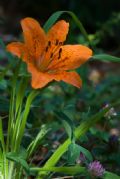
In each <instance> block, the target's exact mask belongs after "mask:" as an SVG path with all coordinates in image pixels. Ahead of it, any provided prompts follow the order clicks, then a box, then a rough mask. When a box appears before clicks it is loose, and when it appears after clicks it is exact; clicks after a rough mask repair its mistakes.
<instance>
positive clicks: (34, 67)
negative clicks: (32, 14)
mask: <svg viewBox="0 0 120 179" xmlns="http://www.w3.org/2000/svg"><path fill="white" fill-rule="evenodd" d="M21 26H22V29H23V36H24V43H22V42H12V43H10V44H8V45H7V50H8V51H9V52H11V53H12V54H14V55H16V56H18V57H19V58H20V57H21V56H22V59H23V61H25V62H26V63H27V67H28V71H29V72H30V73H31V74H32V82H31V85H32V87H33V88H35V89H37V88H42V87H44V86H45V85H47V84H48V83H49V82H51V81H53V80H56V81H61V80H62V81H64V82H66V83H69V84H72V85H74V86H76V87H78V88H80V87H81V84H82V81H81V78H80V76H79V75H78V74H77V73H76V72H75V71H69V70H74V69H75V68H78V67H79V66H80V65H81V64H83V63H84V62H86V61H87V60H88V59H89V58H90V57H91V56H92V50H90V49H89V48H88V47H85V46H83V45H63V42H64V41H65V40H66V36H67V34H68V30H69V23H67V22H66V21H64V20H60V21H58V22H57V23H56V24H55V25H53V27H52V28H51V29H50V30H49V31H48V33H47V34H46V33H45V32H44V30H43V29H42V28H41V26H40V25H39V23H38V22H37V21H36V20H34V19H33V18H29V17H27V18H24V19H23V20H22V21H21Z"/></svg>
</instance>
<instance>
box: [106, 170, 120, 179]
mask: <svg viewBox="0 0 120 179" xmlns="http://www.w3.org/2000/svg"><path fill="white" fill-rule="evenodd" d="M103 179H120V176H118V175H116V174H115V173H111V172H108V171H106V172H105V174H104V176H103Z"/></svg>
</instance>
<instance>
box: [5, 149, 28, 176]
mask: <svg viewBox="0 0 120 179" xmlns="http://www.w3.org/2000/svg"><path fill="white" fill-rule="evenodd" d="M6 157H7V159H9V160H11V161H13V162H16V163H17V164H20V165H21V166H22V167H23V168H24V170H25V171H26V173H29V166H28V164H27V162H26V160H25V159H24V158H23V157H22V155H21V153H15V152H9V153H7V154H6Z"/></svg>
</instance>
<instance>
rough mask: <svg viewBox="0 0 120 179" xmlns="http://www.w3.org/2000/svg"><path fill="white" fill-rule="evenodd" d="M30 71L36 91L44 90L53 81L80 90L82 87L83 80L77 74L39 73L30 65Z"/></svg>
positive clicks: (64, 72)
mask: <svg viewBox="0 0 120 179" xmlns="http://www.w3.org/2000/svg"><path fill="white" fill-rule="evenodd" d="M28 71H29V72H30V73H31V74H32V82H31V85H32V87H33V88H34V89H38V88H43V87H44V86H46V85H47V84H48V83H49V82H51V81H53V80H56V81H64V82H66V83H69V84H71V85H73V86H76V87H78V88H80V87H81V85H82V80H81V78H80V76H79V75H78V74H77V73H76V72H66V71H63V72H59V73H55V74H52V73H44V72H40V71H38V70H37V69H36V68H35V67H34V66H33V65H32V64H28Z"/></svg>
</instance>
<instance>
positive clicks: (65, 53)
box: [48, 45, 92, 71]
mask: <svg viewBox="0 0 120 179" xmlns="http://www.w3.org/2000/svg"><path fill="white" fill-rule="evenodd" d="M61 48H62V52H61V58H60V59H58V56H56V58H55V59H54V60H53V61H52V62H51V64H50V65H49V67H48V70H63V71H64V70H73V69H75V68H78V67H79V66H81V65H82V64H83V63H85V62H86V61H87V60H88V59H89V58H90V57H91V56H92V50H91V49H89V48H88V47H86V46H83V45H64V46H62V47H61Z"/></svg>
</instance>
